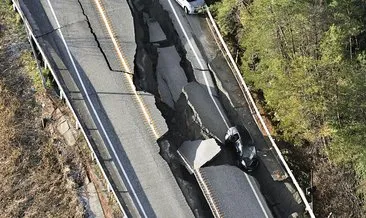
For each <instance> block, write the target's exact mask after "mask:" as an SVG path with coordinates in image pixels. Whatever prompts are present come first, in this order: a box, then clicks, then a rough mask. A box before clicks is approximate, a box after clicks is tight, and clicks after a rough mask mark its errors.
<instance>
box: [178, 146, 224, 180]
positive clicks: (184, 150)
mask: <svg viewBox="0 0 366 218" xmlns="http://www.w3.org/2000/svg"><path fill="white" fill-rule="evenodd" d="M220 151H221V147H220V146H219V145H218V144H217V143H216V141H215V140H214V139H207V140H197V141H185V142H184V143H183V144H182V145H181V146H180V148H179V149H178V154H179V155H180V157H181V158H182V159H183V162H184V163H185V165H186V167H187V169H188V171H190V173H193V170H198V169H199V168H200V167H202V166H203V165H204V164H206V163H207V162H209V161H210V160H212V159H213V158H214V157H216V155H217V154H218V153H219V152H220Z"/></svg>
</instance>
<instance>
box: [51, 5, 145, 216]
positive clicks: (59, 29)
mask: <svg viewBox="0 0 366 218" xmlns="http://www.w3.org/2000/svg"><path fill="white" fill-rule="evenodd" d="M47 2H48V4H49V6H50V8H51V12H52V14H53V16H54V18H55V21H56V25H57V31H59V33H60V35H61V39H62V42H63V43H64V46H65V48H66V51H67V54H68V56H69V58H70V60H71V63H72V65H73V67H74V69H75V72H76V74H77V77H78V80H79V82H80V84H81V86H82V89H83V91H84V93H85V96H86V98H87V100H88V102H89V104H90V106H91V108H92V110H93V113H94V115H95V117H96V118H97V121H98V124H99V125H100V127H101V129H102V131H103V134H104V136H105V138H106V139H107V141H108V144H109V146H110V147H111V149H112V151H113V153H114V155H115V157H116V160H117V163H118V165H119V166H120V168H121V170H122V173H123V175H124V177H125V178H126V180H127V183H128V186H129V187H130V189H131V192H132V193H133V195H134V197H135V199H136V201H137V203H138V205H139V208H140V209H141V211H142V213H143V215H144V217H147V215H146V212H145V210H144V208H143V206H142V204H141V202H140V200H139V198H138V196H137V194H136V191H135V189H134V188H133V186H132V183H131V181H130V180H129V178H128V176H127V173H126V171H125V169H124V167H123V165H122V163H121V161H120V160H119V158H118V156H117V153H116V150H115V149H114V147H113V144H112V142H111V140H110V138H109V136H108V134H107V131H106V130H105V128H104V126H103V124H102V122H101V120H100V118H99V115H98V113H97V111H96V110H95V107H94V105H93V103H92V101H91V99H90V97H89V95H88V92H87V91H86V88H85V85H84V82H83V80H82V79H81V76H80V73H79V70H78V69H77V67H76V65H75V61H74V59H73V57H72V56H71V52H70V50H69V47H68V46H67V43H66V41H65V38H64V36H63V34H62V31H61V28H60V27H61V26H60V23H59V21H58V19H57V16H56V13H55V11H54V9H53V7H52V4H51V2H50V0H47Z"/></svg>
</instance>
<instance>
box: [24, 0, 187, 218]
mask: <svg viewBox="0 0 366 218" xmlns="http://www.w3.org/2000/svg"><path fill="white" fill-rule="evenodd" d="M103 3H104V5H105V7H106V12H107V13H108V14H109V15H110V16H111V17H113V19H111V21H110V22H111V23H110V25H111V26H113V29H114V31H115V34H116V35H117V37H118V38H119V39H121V42H122V43H121V47H122V49H123V52H124V53H125V56H126V57H128V58H126V61H127V62H128V64H129V65H130V66H131V67H132V69H133V57H134V55H135V53H134V51H135V48H136V45H135V42H134V35H133V33H134V29H133V20H132V15H131V13H130V10H129V6H128V5H127V2H126V1H121V0H119V1H117V0H105V1H103ZM22 8H23V9H24V11H25V12H28V13H26V15H27V17H28V19H29V20H30V21H31V24H32V27H33V29H34V30H35V34H36V35H37V37H38V39H39V41H40V42H41V44H42V46H43V47H44V48H45V49H46V50H47V53H48V55H49V57H51V58H52V60H53V61H52V65H53V66H52V67H53V68H56V71H58V73H59V74H60V76H61V78H62V81H63V83H64V84H65V87H66V90H67V93H66V94H67V95H68V96H69V97H70V98H71V99H72V104H73V105H74V106H75V107H76V108H77V112H78V114H79V116H80V118H81V120H82V122H83V123H82V125H83V126H85V127H86V128H87V129H88V133H89V134H90V137H91V139H92V140H93V141H95V142H96V143H95V144H96V147H97V148H98V151H99V153H100V156H101V158H102V160H103V162H104V165H105V168H106V169H108V172H109V174H110V175H109V176H110V177H111V179H112V180H113V182H114V184H115V186H116V188H117V190H118V194H119V195H120V196H121V198H122V199H123V200H124V202H125V203H126V208H127V209H128V211H129V213H130V214H129V215H130V216H133V217H138V216H141V217H192V216H193V214H192V212H191V210H190V208H189V207H188V204H187V203H186V201H185V199H184V197H183V194H182V192H181V190H180V189H179V187H178V185H177V183H176V181H175V179H174V177H173V175H172V173H171V171H170V169H169V167H168V165H167V164H166V162H165V161H164V160H163V159H162V158H161V157H160V155H159V153H158V152H159V147H158V145H157V143H156V135H155V134H154V133H153V132H152V130H151V129H150V125H151V124H150V123H147V122H146V120H145V119H144V115H143V113H142V112H141V108H140V105H139V104H138V102H137V100H136V98H140V99H143V102H144V105H145V107H146V108H145V110H147V111H148V113H149V116H151V117H152V119H153V120H154V123H155V126H156V129H157V132H158V134H159V135H158V136H160V135H161V134H163V133H164V132H165V131H166V130H167V127H166V126H165V125H164V124H165V122H164V121H163V119H162V117H161V115H160V112H159V111H158V110H157V109H156V107H155V104H154V103H155V100H154V97H153V96H152V95H149V94H146V93H138V95H139V97H137V96H136V95H135V92H134V90H133V89H134V87H130V83H129V81H128V79H127V78H128V77H126V75H124V74H125V73H124V72H123V71H126V69H123V67H120V66H121V65H120V64H119V63H118V61H119V60H118V58H117V57H116V56H117V55H116V54H114V55H112V54H111V53H113V52H112V51H113V47H110V46H111V45H112V43H111V41H110V40H111V39H110V37H109V35H108V33H107V31H106V30H105V29H106V28H105V26H104V24H103V22H102V21H101V20H100V14H98V10H97V9H96V7H95V5H94V4H93V3H92V1H88V0H81V1H80V2H78V1H75V0H68V1H50V0H38V1H35V0H25V1H24V4H22ZM121 16H123V17H121ZM95 37H97V39H99V40H100V41H101V42H102V43H101V42H98V41H96V39H95ZM122 40H123V41H122ZM108 47H109V48H110V49H109V50H107V51H105V50H103V48H108ZM103 52H104V53H108V54H107V55H108V57H107V58H106V56H105V54H103Z"/></svg>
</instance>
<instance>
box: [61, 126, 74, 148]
mask: <svg viewBox="0 0 366 218" xmlns="http://www.w3.org/2000/svg"><path fill="white" fill-rule="evenodd" d="M63 136H64V139H65V141H66V144H67V145H69V146H73V145H75V143H76V139H75V137H74V134H73V133H72V131H71V129H69V130H68V131H66V132H65V133H64V134H63Z"/></svg>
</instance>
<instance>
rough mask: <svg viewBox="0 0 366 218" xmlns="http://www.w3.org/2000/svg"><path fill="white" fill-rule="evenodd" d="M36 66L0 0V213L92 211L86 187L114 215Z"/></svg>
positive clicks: (17, 23)
mask: <svg viewBox="0 0 366 218" xmlns="http://www.w3.org/2000/svg"><path fill="white" fill-rule="evenodd" d="M36 66H37V65H36V62H35V60H34V58H33V56H32V52H31V47H30V44H29V43H28V41H27V36H26V34H25V31H24V27H23V25H22V24H21V19H20V17H19V16H18V15H16V13H14V12H13V11H12V10H11V6H10V4H8V3H6V2H0V150H1V152H0V186H1V193H0V217H88V216H93V215H96V214H95V205H96V204H95V203H94V204H93V205H90V202H91V201H90V195H91V193H90V190H93V191H92V192H93V193H94V192H96V193H97V195H98V197H99V199H101V204H102V207H103V211H101V209H99V210H98V211H97V212H99V213H102V214H103V213H104V215H105V216H106V217H120V216H121V215H120V212H119V211H118V208H117V209H116V208H115V203H114V202H113V200H111V199H109V196H110V193H109V192H108V191H107V190H106V188H105V184H103V177H102V176H101V174H100V172H99V170H98V168H97V166H96V165H95V163H94V162H93V161H92V160H91V158H90V151H89V150H88V148H87V146H86V144H85V141H84V140H83V137H82V135H81V134H80V131H78V130H76V129H75V127H73V126H75V123H74V121H72V120H73V119H72V115H71V114H70V112H69V110H68V108H67V107H66V106H65V104H64V103H63V102H62V101H61V100H59V99H58V98H57V96H55V95H54V94H52V93H53V91H52V88H51V87H50V84H51V82H50V81H47V83H46V84H47V86H48V89H44V88H43V86H42V82H41V79H40V77H39V74H38V69H37V67H36ZM90 180H91V181H92V182H93V185H92V183H90ZM91 187H96V190H95V189H94V188H91ZM98 197H95V193H94V199H98ZM98 205H99V204H98ZM93 208H94V209H93ZM99 215H100V214H99Z"/></svg>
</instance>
